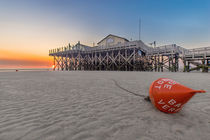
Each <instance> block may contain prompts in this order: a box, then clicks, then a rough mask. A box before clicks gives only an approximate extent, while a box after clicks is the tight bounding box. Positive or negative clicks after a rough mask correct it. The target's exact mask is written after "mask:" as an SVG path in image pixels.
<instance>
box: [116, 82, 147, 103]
mask: <svg viewBox="0 0 210 140" xmlns="http://www.w3.org/2000/svg"><path fill="white" fill-rule="evenodd" d="M112 81H113V82H114V83H115V85H116V86H117V87H118V88H120V89H122V90H124V91H126V92H128V93H130V94H133V95H135V96H138V97H141V98H144V99H145V100H146V101H150V99H149V97H148V96H145V95H139V94H137V93H135V92H132V91H130V90H128V89H125V88H124V87H121V86H120V85H119V84H118V83H117V81H116V80H114V79H112Z"/></svg>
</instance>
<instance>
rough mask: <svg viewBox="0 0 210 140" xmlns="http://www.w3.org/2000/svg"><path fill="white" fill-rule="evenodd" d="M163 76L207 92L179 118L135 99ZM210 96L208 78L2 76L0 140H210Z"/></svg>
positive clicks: (95, 74) (132, 74)
mask: <svg viewBox="0 0 210 140" xmlns="http://www.w3.org/2000/svg"><path fill="white" fill-rule="evenodd" d="M160 77H165V78H171V79H173V80H176V81H177V82H179V83H181V84H183V85H186V86H188V87H190V88H193V89H204V90H206V91H207V93H202V94H197V95H195V96H194V97H193V98H192V99H191V100H190V102H188V103H187V104H186V105H185V106H184V108H183V109H182V110H181V111H180V112H179V113H176V114H165V113H162V112H160V111H158V110H156V109H155V108H154V107H153V106H152V104H151V103H149V102H146V101H145V100H143V99H142V97H140V96H135V95H134V94H131V92H132V93H136V94H139V95H145V96H146V95H148V91H149V86H150V84H151V83H152V81H154V80H156V79H157V78H160ZM113 80H114V81H116V82H117V84H116V83H115V82H114V81H113ZM119 85H120V86H121V87H123V88H125V89H127V90H128V91H130V92H128V91H126V90H123V89H122V88H119ZM209 91H210V74H209V73H155V72H100V71H98V72H96V71H94V72H93V71H92V72H83V71H71V72H61V71H60V72H58V71H57V72H50V71H48V72H42V71H37V72H26V71H25V72H21V71H20V72H1V73H0V140H38V139H40V140H154V139H155V140H163V139H164V140H187V139H191V140H207V139H210V93H209Z"/></svg>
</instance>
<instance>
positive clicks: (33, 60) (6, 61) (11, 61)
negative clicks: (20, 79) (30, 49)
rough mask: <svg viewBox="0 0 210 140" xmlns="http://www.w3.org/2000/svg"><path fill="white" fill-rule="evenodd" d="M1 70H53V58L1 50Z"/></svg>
mask: <svg viewBox="0 0 210 140" xmlns="http://www.w3.org/2000/svg"><path fill="white" fill-rule="evenodd" d="M0 54H1V55H0V68H12V67H18V68H51V66H52V58H50V57H49V56H42V55H35V54H29V53H22V52H14V51H9V50H5V49H0Z"/></svg>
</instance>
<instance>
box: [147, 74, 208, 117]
mask: <svg viewBox="0 0 210 140" xmlns="http://www.w3.org/2000/svg"><path fill="white" fill-rule="evenodd" d="M195 93H205V91H204V90H193V89H190V88H188V87H185V86H183V85H181V84H179V83H177V82H175V81H173V80H171V79H166V78H160V79H158V80H156V81H154V82H153V83H152V85H151V86H150V89H149V97H150V100H151V102H152V104H153V105H154V106H155V107H156V108H157V109H159V110H160V111H162V112H165V113H176V112H178V111H179V110H181V108H182V107H183V105H184V104H185V103H187V101H189V100H190V98H192V96H194V95H195Z"/></svg>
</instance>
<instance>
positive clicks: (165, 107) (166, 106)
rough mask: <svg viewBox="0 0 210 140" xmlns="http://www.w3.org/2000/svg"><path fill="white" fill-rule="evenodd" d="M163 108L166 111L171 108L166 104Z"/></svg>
mask: <svg viewBox="0 0 210 140" xmlns="http://www.w3.org/2000/svg"><path fill="white" fill-rule="evenodd" d="M162 108H163V109H165V110H166V109H168V108H170V106H169V105H167V104H165V105H163V106H162Z"/></svg>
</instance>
